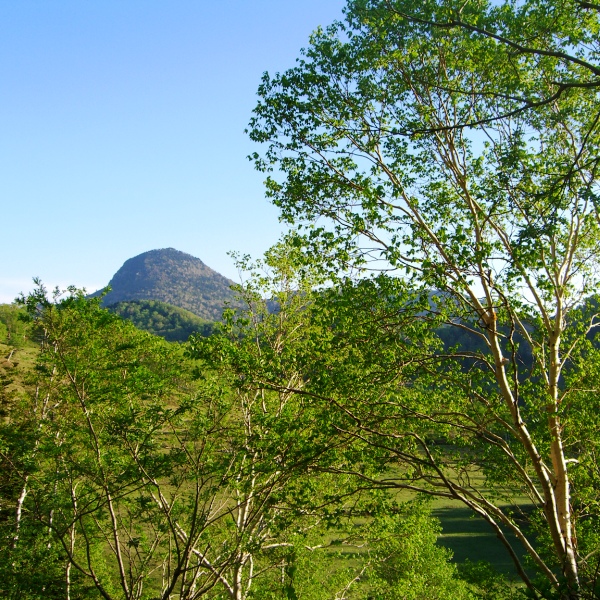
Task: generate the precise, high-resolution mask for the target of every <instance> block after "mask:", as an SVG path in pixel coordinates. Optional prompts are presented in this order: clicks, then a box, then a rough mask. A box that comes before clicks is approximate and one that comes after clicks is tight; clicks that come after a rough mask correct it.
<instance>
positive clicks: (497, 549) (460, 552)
mask: <svg viewBox="0 0 600 600" xmlns="http://www.w3.org/2000/svg"><path fill="white" fill-rule="evenodd" d="M433 515H434V516H435V517H437V518H438V519H439V520H440V522H441V524H442V535H441V536H440V537H439V538H438V542H439V543H440V544H441V545H442V546H445V547H446V548H449V549H450V550H452V552H453V553H454V558H453V560H454V562H457V563H461V562H464V561H465V560H466V559H468V560H470V561H471V562H478V561H485V562H488V563H490V564H491V565H492V566H493V567H494V568H495V569H496V570H497V571H500V572H501V573H505V574H506V575H509V576H513V577H515V576H516V570H515V566H514V563H513V561H512V559H511V558H510V556H509V554H508V552H507V550H506V548H505V546H504V544H503V543H502V542H501V541H500V540H499V539H498V538H497V537H496V533H495V532H494V531H493V529H492V528H491V526H490V525H489V524H488V523H487V522H486V521H485V520H484V519H482V518H481V517H479V516H477V515H474V514H473V512H472V511H471V510H469V509H468V508H464V507H459V506H457V507H447V508H437V509H434V510H433ZM509 541H510V542H511V545H512V546H513V548H514V549H515V552H516V553H517V555H518V556H519V558H521V559H522V558H523V557H524V555H525V553H524V551H523V549H522V548H521V545H520V543H519V542H518V541H517V539H516V538H515V537H514V536H509Z"/></svg>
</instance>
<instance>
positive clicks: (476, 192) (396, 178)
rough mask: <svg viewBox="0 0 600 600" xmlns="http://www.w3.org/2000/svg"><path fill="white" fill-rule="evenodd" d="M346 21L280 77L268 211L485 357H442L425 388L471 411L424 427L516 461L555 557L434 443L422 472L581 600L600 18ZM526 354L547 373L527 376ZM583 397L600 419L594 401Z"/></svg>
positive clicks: (581, 9) (423, 6)
mask: <svg viewBox="0 0 600 600" xmlns="http://www.w3.org/2000/svg"><path fill="white" fill-rule="evenodd" d="M345 16H346V19H345V21H344V22H340V23H336V24H334V25H332V26H331V27H329V28H328V29H326V30H319V31H317V32H316V33H315V34H314V35H313V37H312V39H311V43H310V46H309V47H308V48H307V49H306V50H305V51H304V52H303V55H302V57H301V58H300V60H299V62H298V64H297V66H296V67H294V68H291V69H290V70H289V71H287V72H285V73H282V74H277V75H275V76H273V77H271V76H269V75H268V74H266V75H265V76H264V78H263V82H262V84H261V86H260V88H259V96H260V100H259V103H258V105H257V107H256V108H255V111H254V117H253V119H252V121H251V124H250V136H251V137H252V139H254V140H255V141H257V142H262V143H264V144H266V150H265V151H264V152H263V153H262V154H258V153H257V154H256V155H255V156H254V159H255V161H256V165H257V168H258V169H259V170H262V171H265V172H267V173H269V176H268V179H267V193H268V195H269V196H270V197H271V198H272V200H273V202H274V203H275V204H276V205H277V206H279V207H280V209H281V213H282V218H283V219H284V220H287V221H288V222H290V223H292V224H296V225H298V226H299V228H301V229H302V228H304V231H305V232H306V234H305V237H304V240H303V241H299V242H298V243H299V244H300V245H302V244H304V245H305V246H306V248H307V249H308V252H309V254H310V252H311V251H312V255H311V256H312V260H313V262H315V263H321V265H324V266H325V267H327V268H329V271H330V273H336V272H337V273H339V272H346V273H349V272H350V269H353V268H357V269H363V271H367V270H369V269H371V270H383V271H385V272H386V273H388V274H389V275H392V276H393V277H395V278H398V279H399V280H401V281H403V282H405V283H406V284H407V285H408V287H409V288H411V289H412V290H413V291H419V290H420V291H421V292H422V294H423V297H425V296H427V295H428V296H429V300H428V306H427V307H426V308H425V309H423V313H422V314H426V315H427V316H428V317H429V318H431V319H432V320H433V321H435V322H436V324H439V323H441V322H443V323H445V324H446V326H448V327H454V328H459V329H461V330H467V331H469V332H470V334H471V335H473V336H475V337H477V338H479V339H480V340H481V341H482V343H483V347H484V351H482V352H477V353H469V352H462V353H460V354H461V356H460V357H459V356H457V355H456V354H454V355H447V356H443V353H441V352H439V351H438V352H437V353H434V354H435V355H436V356H437V364H438V365H439V367H437V368H436V369H434V368H433V366H432V365H433V364H434V363H433V362H430V363H429V367H428V368H429V369H430V371H431V373H434V372H436V373H437V375H436V377H437V378H438V380H437V381H438V383H435V381H433V382H432V381H431V380H430V381H429V382H428V384H427V386H428V387H427V389H428V390H434V389H435V386H437V389H438V390H439V391H442V390H444V389H446V393H448V391H447V390H448V389H454V390H455V393H456V394H457V396H459V395H460V394H462V395H463V396H462V398H463V400H464V404H463V405H462V407H461V408H460V410H456V408H448V410H446V411H444V410H437V409H433V408H430V410H429V411H428V412H421V411H420V410H419V411H413V412H414V413H415V414H417V412H418V414H419V415H420V418H422V419H429V420H430V421H431V422H433V423H438V424H449V425H451V426H452V428H453V430H454V431H456V432H458V431H461V432H469V433H470V435H471V436H472V438H473V439H475V438H478V439H480V440H484V441H485V444H487V445H488V448H489V449H492V448H493V449H495V450H498V451H499V452H500V454H501V455H503V457H504V461H505V465H506V468H507V469H510V472H511V477H512V478H513V481H515V482H517V481H518V482H519V484H520V485H522V486H523V488H524V489H526V490H527V493H528V494H529V495H530V497H531V500H532V503H533V505H534V506H535V507H536V510H537V511H538V512H539V515H540V519H541V521H542V522H543V526H544V528H545V531H546V532H547V533H548V536H549V539H550V540H551V544H552V548H553V556H554V558H553V559H547V558H544V557H543V556H542V555H543V552H541V551H540V549H539V548H537V549H536V548H535V547H533V545H532V544H531V543H530V542H529V541H528V538H527V536H526V535H525V534H524V532H523V531H522V530H521V529H519V527H518V525H516V524H515V520H514V519H513V518H512V517H511V516H510V515H509V514H507V512H506V511H504V510H503V509H502V508H501V507H500V506H499V505H498V503H496V502H494V501H493V499H491V498H489V497H485V496H484V495H482V493H481V492H480V491H477V490H475V488H474V487H472V486H470V485H467V486H465V485H463V483H464V482H463V481H461V479H460V477H456V476H454V475H452V472H451V470H444V469H443V468H442V467H441V466H440V465H438V463H437V462H436V460H435V459H434V455H433V454H430V453H429V444H428V442H427V440H426V439H425V438H419V439H418V445H420V447H421V449H420V452H421V456H425V457H428V458H427V460H426V462H427V464H428V465H429V467H431V468H432V469H433V470H434V471H436V470H437V474H436V475H435V477H434V478H435V480H436V482H437V483H436V485H437V484H439V485H440V486H441V487H442V488H445V490H444V491H441V488H437V492H436V493H438V492H439V493H444V494H449V495H450V496H452V497H455V498H459V499H461V500H462V501H463V502H464V503H465V504H466V505H467V506H469V507H470V508H471V509H472V510H473V511H475V512H476V513H479V514H480V515H482V516H483V517H484V518H485V519H487V520H488V522H489V523H490V524H491V525H492V527H494V528H495V529H496V531H497V532H498V535H499V536H500V537H501V538H503V539H504V541H505V544H506V547H507V550H508V551H509V552H510V553H511V555H512V556H513V559H514V561H515V565H516V568H517V571H518V572H519V574H520V576H521V577H522V578H523V580H524V581H525V582H526V584H527V585H528V586H529V588H530V590H531V592H532V593H533V594H541V593H542V592H541V591H540V590H539V587H538V586H537V584H536V583H535V582H533V581H531V580H530V578H529V577H528V576H527V574H526V572H525V570H524V568H523V566H522V565H521V564H520V560H519V559H518V557H517V556H516V554H515V553H514V551H513V550H512V549H511V543H510V542H508V539H507V537H506V533H503V532H506V531H512V532H513V533H516V534H517V536H518V537H519V539H520V542H521V543H522V544H523V546H524V547H525V550H526V552H527V553H528V554H529V556H530V557H531V559H532V560H533V562H534V563H535V564H536V565H537V568H538V569H539V570H540V573H542V574H543V577H544V578H545V579H546V580H547V582H549V585H551V587H553V588H554V589H555V590H556V591H557V593H558V594H559V595H560V596H561V597H565V598H579V597H581V594H582V593H584V592H583V590H584V588H585V589H587V590H589V589H590V586H592V587H593V585H594V582H593V581H592V580H593V578H594V576H593V573H594V572H595V565H596V562H595V561H597V558H592V555H588V554H587V553H583V552H582V550H581V546H580V544H579V543H578V536H577V524H576V522H577V521H578V519H579V516H580V515H581V513H580V512H579V510H578V507H579V506H580V504H579V500H578V498H577V493H578V489H577V488H575V489H574V488H573V478H576V477H577V476H578V475H577V472H578V471H577V470H578V469H579V465H581V464H582V461H583V457H584V456H585V455H586V454H587V452H588V451H589V450H591V449H592V448H594V449H596V448H597V440H596V439H595V438H593V439H581V438H580V436H579V432H578V430H577V429H576V428H577V427H578V425H577V423H578V419H577V418H576V413H577V410H578V408H577V406H578V403H577V402H575V398H579V401H580V402H581V401H582V394H583V392H582V391H581V389H580V388H579V384H578V383H575V380H576V377H575V375H574V373H576V372H581V368H582V362H581V360H584V359H582V358H581V357H582V356H583V355H582V354H581V352H580V350H581V348H582V347H583V346H585V345H586V339H587V336H589V335H592V333H593V331H594V330H595V328H596V326H597V323H598V319H597V316H596V314H595V313H594V312H593V311H591V312H589V311H588V313H587V314H586V319H587V320H585V321H582V319H581V318H579V313H578V312H577V311H578V310H579V309H580V308H581V307H582V306H584V305H585V304H584V303H585V301H586V298H588V296H589V295H590V294H593V293H595V291H596V289H597V285H598V276H599V271H598V256H600V237H599V235H598V234H599V231H598V212H597V208H598V197H597V193H598V183H597V163H598V141H599V138H598V120H599V117H600V110H599V104H598V82H597V77H598V36H597V33H598V13H597V7H595V5H591V4H588V3H580V2H560V1H544V0H539V1H538V0H531V1H526V2H522V3H518V4H513V3H499V4H498V3H487V2H464V3H460V4H456V3H454V2H425V3H413V2H410V1H397V2H394V1H393V0H390V1H380V0H373V1H360V0H357V1H350V2H349V3H348V6H347V9H346V15H345ZM316 252H318V254H316ZM376 297H377V296H375V298H376ZM584 312H585V311H584ZM416 316H418V315H416ZM397 335H398V336H401V335H402V333H401V331H397ZM518 339H520V340H522V341H521V342H520V343H521V346H523V345H526V346H527V347H528V351H530V352H531V355H532V357H533V359H532V360H533V364H532V365H527V367H526V368H525V367H524V365H523V364H519V360H518V356H519V347H518V345H519V342H518ZM590 352H591V350H590ZM434 354H431V356H433V355H434ZM469 357H470V359H471V362H470V363H468V364H470V366H471V370H470V371H469V369H468V368H466V367H465V365H466V364H467V363H465V362H464V361H465V360H468V359H469ZM459 359H460V361H461V362H460V363H459V367H457V366H452V365H453V364H454V365H457V364H458V363H457V362H456V361H457V360H459ZM585 360H590V361H592V359H591V358H589V357H588V358H586V359H585ZM592 362H593V361H592ZM389 366H390V367H392V366H393V365H389ZM482 378H483V379H482ZM443 381H451V386H450V387H444V384H443V383H442V382H443ZM588 382H589V379H588ZM580 383H581V380H580ZM432 386H434V387H432ZM432 393H433V392H432ZM442 397H443V394H442ZM583 397H584V398H585V400H583V402H584V404H588V405H590V406H591V405H593V406H596V403H597V398H598V395H597V390H596V384H595V383H592V384H590V388H589V389H588V391H587V392H586V393H585V394H584V396H583ZM579 406H581V405H579ZM459 415H460V416H459ZM355 416H356V418H357V424H358V423H362V421H360V415H359V414H358V413H357V414H356V415H355ZM413 423H414V419H413ZM574 428H575V429H574ZM370 435H371V434H369V435H367V436H366V437H369V436H370ZM386 435H388V436H389V435H392V432H390V431H389V430H386ZM363 437H365V436H363ZM595 451H596V450H593V452H595ZM390 452H393V449H392V448H390ZM398 458H401V457H400V454H399V455H398ZM410 460H412V461H413V464H414V461H415V460H416V455H414V454H413V455H412V458H410ZM484 462H485V461H483V460H482V461H481V463H482V467H485V465H484ZM497 464H498V463H494V465H495V466H497ZM490 480H491V479H490ZM398 485H402V484H401V483H399V484H398ZM412 485H415V484H414V483H412V484H411V486H412ZM416 487H418V488H419V489H421V488H423V489H425V488H428V489H429V492H430V493H431V492H432V489H431V488H430V487H429V486H427V485H425V486H423V485H421V484H419V485H416ZM433 491H434V492H435V491H436V490H433ZM587 518H593V519H597V514H596V515H594V516H593V517H591V516H589V515H588V516H586V517H585V518H582V521H581V522H582V523H583V522H585V519H587ZM596 522H597V521H596ZM582 573H585V575H584V576H583V577H584V579H585V581H584V580H583V579H582Z"/></svg>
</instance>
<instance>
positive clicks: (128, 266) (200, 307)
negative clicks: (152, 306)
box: [92, 248, 235, 321]
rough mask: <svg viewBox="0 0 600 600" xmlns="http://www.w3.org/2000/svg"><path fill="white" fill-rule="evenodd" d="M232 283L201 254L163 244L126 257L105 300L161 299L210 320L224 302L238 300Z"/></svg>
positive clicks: (217, 315) (106, 303)
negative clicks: (196, 254) (197, 256)
mask: <svg viewBox="0 0 600 600" xmlns="http://www.w3.org/2000/svg"><path fill="white" fill-rule="evenodd" d="M232 284H233V282H232V281H231V280H230V279H227V278H226V277H223V275H221V274H219V273H217V272H216V271H213V270H212V269H211V268H210V267H207V266H206V265H205V264H204V263H203V262H202V261H201V260H200V259H199V258H196V257H195V256H192V255H191V254H186V253H185V252H180V251H179V250H175V249H174V248H163V249H161V250H150V251H149V252H144V253H143V254H140V255H139V256H134V257H133V258H130V259H129V260H126V261H125V262H124V263H123V266H122V267H121V268H120V269H119V270H118V271H117V272H116V273H115V274H114V276H113V278H112V279H111V280H110V283H109V285H110V287H111V288H112V290H111V291H110V292H109V293H108V294H107V295H106V296H105V297H104V300H103V301H102V303H103V304H104V306H111V305H114V304H117V303H119V302H125V301H131V300H158V301H160V302H165V303H167V304H171V305H173V306H177V307H179V308H183V309H185V310H188V311H190V312H192V313H194V314H195V315H197V316H198V317H200V318H202V319H205V320H207V321H217V320H219V319H220V318H221V315H222V312H223V305H224V303H225V302H226V301H229V302H233V301H234V300H235V296H234V293H233V292H232V290H231V289H230V286H231V285H232ZM99 293H100V291H98V292H95V293H94V294H92V295H94V296H95V295H98V294H99Z"/></svg>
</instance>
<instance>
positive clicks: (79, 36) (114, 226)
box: [0, 0, 345, 302]
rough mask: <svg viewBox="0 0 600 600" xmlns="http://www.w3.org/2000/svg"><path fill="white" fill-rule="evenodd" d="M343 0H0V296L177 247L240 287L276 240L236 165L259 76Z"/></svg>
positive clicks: (247, 177)
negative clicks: (244, 267) (238, 261)
mask: <svg viewBox="0 0 600 600" xmlns="http://www.w3.org/2000/svg"><path fill="white" fill-rule="evenodd" d="M344 5H345V1H344V0H302V1H301V2H300V1H296V2H292V1H289V0H252V1H249V0H218V1H215V0H210V1H209V0H175V1H173V0H125V1H124V0H102V1H83V0H72V1H68V0H52V2H48V0H19V1H17V2H15V1H11V0H0V28H1V30H2V31H1V34H0V211H1V212H0V215H1V216H0V256H2V261H1V262H0V302H11V301H13V299H14V298H15V297H16V296H17V295H18V294H19V293H20V292H25V293H27V292H28V291H30V290H31V289H32V288H33V283H32V278H33V277H39V278H41V279H42V281H43V282H44V284H45V285H46V287H48V288H50V289H52V288H54V287H55V286H59V287H61V288H63V287H65V286H67V285H71V284H72V285H76V286H78V287H85V288H86V289H87V290H88V291H90V292H91V291H94V290H96V289H99V288H101V287H103V286H105V285H106V284H108V282H109V280H110V278H111V277H112V275H113V274H114V273H115V272H116V271H117V270H118V269H119V268H120V267H121V265H122V264H123V262H125V261H126V260H127V259H128V258H131V257H133V256H136V255H138V254H141V253H142V252H146V251H148V250H152V249H156V248H168V247H172V248H176V249H177V250H182V251H183V252H187V253H189V254H192V255H194V256H196V257H198V258H200V259H201V260H202V261H203V262H204V263H206V264H207V265H208V266H210V267H212V268H213V269H215V270H217V271H219V272H220V273H222V274H223V275H225V276H227V277H230V278H232V279H234V280H235V279H237V271H236V269H235V266H234V263H233V260H232V259H231V258H230V257H229V256H228V255H227V253H228V252H229V251H237V252H240V253H242V254H250V255H252V256H253V257H256V258H258V257H260V256H261V255H262V253H263V252H264V251H265V250H266V249H267V248H268V247H269V246H271V245H272V244H273V243H275V242H276V241H277V239H278V238H279V237H280V235H281V233H282V231H283V225H281V224H280V223H279V221H278V212H277V209H276V208H275V207H273V206H272V205H270V204H269V202H268V200H266V199H265V195H264V186H263V180H264V174H262V173H259V172H257V171H255V170H254V167H253V165H252V163H251V162H250V161H249V160H248V159H247V158H246V157H247V156H248V154H250V153H251V152H254V151H260V147H259V146H257V145H256V144H254V143H253V142H251V141H250V140H249V139H248V137H247V135H246V134H245V133H244V129H245V128H246V126H247V124H248V121H249V119H250V118H251V113H252V109H253V107H254V106H255V104H256V101H257V96H256V91H257V88H258V85H259V83H260V79H261V76H262V74H263V73H264V72H265V71H268V72H269V73H275V72H278V71H284V70H286V69H287V68H290V67H292V66H294V63H295V60H296V58H298V57H299V56H300V49H301V48H303V47H306V46H307V45H308V39H309V36H310V33H311V32H312V31H314V30H315V29H316V28H317V27H318V26H320V25H321V26H326V25H328V24H330V23H331V22H333V21H334V20H336V19H340V18H342V9H343V7H344Z"/></svg>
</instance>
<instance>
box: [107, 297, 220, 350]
mask: <svg viewBox="0 0 600 600" xmlns="http://www.w3.org/2000/svg"><path fill="white" fill-rule="evenodd" d="M107 308H108V310H110V311H111V312H113V313H115V314H117V315H119V316H120V317H122V318H123V319H127V320H128V321H131V322H132V323H133V324H134V325H135V326H136V327H137V328H138V329H142V330H143V331H148V332H149V333H152V334H153V335H158V336H160V337H162V338H164V339H165V340H167V341H168V342H185V341H187V339H188V338H189V337H190V335H192V333H196V332H199V333H200V334H201V335H204V336H208V335H210V333H211V331H212V328H213V323H212V322H210V321H205V320H204V319H201V318H200V317H197V316H196V315H195V314H193V313H191V312H189V311H187V310H184V309H183V308H177V307H176V306H171V305H169V304H166V303H165V302H159V301H158V300H131V301H123V302H118V303H117V304H111V305H110V306H108V307H107Z"/></svg>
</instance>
